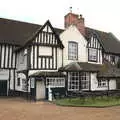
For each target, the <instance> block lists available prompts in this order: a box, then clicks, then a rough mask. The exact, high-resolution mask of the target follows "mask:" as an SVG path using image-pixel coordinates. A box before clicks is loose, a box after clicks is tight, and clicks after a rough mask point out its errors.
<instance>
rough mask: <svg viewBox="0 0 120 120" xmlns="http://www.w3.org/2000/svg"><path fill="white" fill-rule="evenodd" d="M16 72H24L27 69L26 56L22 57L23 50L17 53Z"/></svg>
mask: <svg viewBox="0 0 120 120" xmlns="http://www.w3.org/2000/svg"><path fill="white" fill-rule="evenodd" d="M16 68H17V71H20V70H25V69H26V68H27V55H24V50H21V51H20V52H19V53H17V65H16Z"/></svg>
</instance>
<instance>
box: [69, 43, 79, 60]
mask: <svg viewBox="0 0 120 120" xmlns="http://www.w3.org/2000/svg"><path fill="white" fill-rule="evenodd" d="M68 59H69V60H77V59H78V43H76V42H69V43H68Z"/></svg>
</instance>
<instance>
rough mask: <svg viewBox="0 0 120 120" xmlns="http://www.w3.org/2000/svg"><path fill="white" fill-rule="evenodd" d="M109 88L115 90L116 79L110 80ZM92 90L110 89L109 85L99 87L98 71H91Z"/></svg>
mask: <svg viewBox="0 0 120 120" xmlns="http://www.w3.org/2000/svg"><path fill="white" fill-rule="evenodd" d="M109 89H110V90H115V89H116V80H115V79H111V80H110V81H109ZM91 90H92V91H95V90H108V86H107V87H98V80H97V73H91Z"/></svg>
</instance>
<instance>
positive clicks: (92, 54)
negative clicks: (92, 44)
mask: <svg viewBox="0 0 120 120" xmlns="http://www.w3.org/2000/svg"><path fill="white" fill-rule="evenodd" d="M88 57H89V60H91V61H97V49H94V48H89V56H88Z"/></svg>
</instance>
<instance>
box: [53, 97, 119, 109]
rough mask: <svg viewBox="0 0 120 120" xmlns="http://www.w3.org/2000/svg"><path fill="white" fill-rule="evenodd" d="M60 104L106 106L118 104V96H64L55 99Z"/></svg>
mask: <svg viewBox="0 0 120 120" xmlns="http://www.w3.org/2000/svg"><path fill="white" fill-rule="evenodd" d="M55 103H56V104H57V105H61V106H75V107H76V106H83V107H85V106H86V107H108V106H117V105H120V97H106V96H104V97H91V98H64V99H58V100H55Z"/></svg>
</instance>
